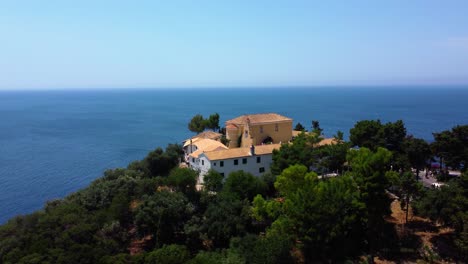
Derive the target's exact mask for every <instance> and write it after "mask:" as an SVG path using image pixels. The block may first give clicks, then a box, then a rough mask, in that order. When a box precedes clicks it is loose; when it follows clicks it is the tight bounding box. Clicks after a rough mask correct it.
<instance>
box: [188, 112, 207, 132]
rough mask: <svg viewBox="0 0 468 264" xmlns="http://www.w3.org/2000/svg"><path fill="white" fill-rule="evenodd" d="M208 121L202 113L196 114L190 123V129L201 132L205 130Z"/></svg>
mask: <svg viewBox="0 0 468 264" xmlns="http://www.w3.org/2000/svg"><path fill="white" fill-rule="evenodd" d="M205 126H206V122H205V120H204V119H203V116H202V115H200V114H197V115H195V116H194V117H192V119H191V120H190V122H189V124H188V129H189V130H190V131H192V132H195V133H201V132H203V131H204V130H205Z"/></svg>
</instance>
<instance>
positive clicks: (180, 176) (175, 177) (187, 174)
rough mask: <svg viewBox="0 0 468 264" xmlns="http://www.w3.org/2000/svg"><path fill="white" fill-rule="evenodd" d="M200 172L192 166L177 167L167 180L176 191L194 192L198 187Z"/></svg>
mask: <svg viewBox="0 0 468 264" xmlns="http://www.w3.org/2000/svg"><path fill="white" fill-rule="evenodd" d="M197 178H198V173H197V172H196V171H194V170H192V169H190V168H175V169H173V170H172V171H171V173H170V174H169V177H168V178H167V182H168V184H169V185H171V186H173V187H175V189H176V191H179V192H182V193H184V194H193V193H194V192H195V191H196V189H195V185H196V184H197Z"/></svg>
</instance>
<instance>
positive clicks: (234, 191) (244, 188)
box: [223, 171, 267, 201]
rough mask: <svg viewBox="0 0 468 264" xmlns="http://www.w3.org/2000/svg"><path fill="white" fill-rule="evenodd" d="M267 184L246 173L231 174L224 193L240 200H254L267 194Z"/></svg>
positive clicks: (235, 172) (225, 184)
mask: <svg viewBox="0 0 468 264" xmlns="http://www.w3.org/2000/svg"><path fill="white" fill-rule="evenodd" d="M266 188H267V186H266V184H265V183H264V182H263V181H262V180H260V179H259V178H257V177H255V176H253V175H252V174H250V173H248V172H244V171H234V172H231V173H230V174H229V175H228V177H227V178H226V181H225V183H224V187H223V192H224V193H229V194H231V195H235V196H236V197H238V198H239V199H241V200H243V199H248V200H250V201H251V200H252V199H253V198H254V197H255V195H257V194H265V192H266Z"/></svg>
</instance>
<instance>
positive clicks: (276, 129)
mask: <svg viewBox="0 0 468 264" xmlns="http://www.w3.org/2000/svg"><path fill="white" fill-rule="evenodd" d="M275 131H276V132H278V124H275Z"/></svg>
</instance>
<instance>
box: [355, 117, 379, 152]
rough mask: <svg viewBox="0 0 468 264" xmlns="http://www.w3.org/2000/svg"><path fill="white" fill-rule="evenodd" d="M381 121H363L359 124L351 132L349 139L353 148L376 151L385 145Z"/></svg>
mask: <svg viewBox="0 0 468 264" xmlns="http://www.w3.org/2000/svg"><path fill="white" fill-rule="evenodd" d="M381 131H382V123H380V120H363V121H359V122H357V123H356V124H355V125H354V127H353V128H351V130H350V131H349V134H350V135H349V139H350V141H351V143H352V145H353V146H359V147H364V148H369V149H371V150H376V149H377V147H379V146H380V147H382V146H384V145H385V142H384V139H383V137H382V132H381Z"/></svg>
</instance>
